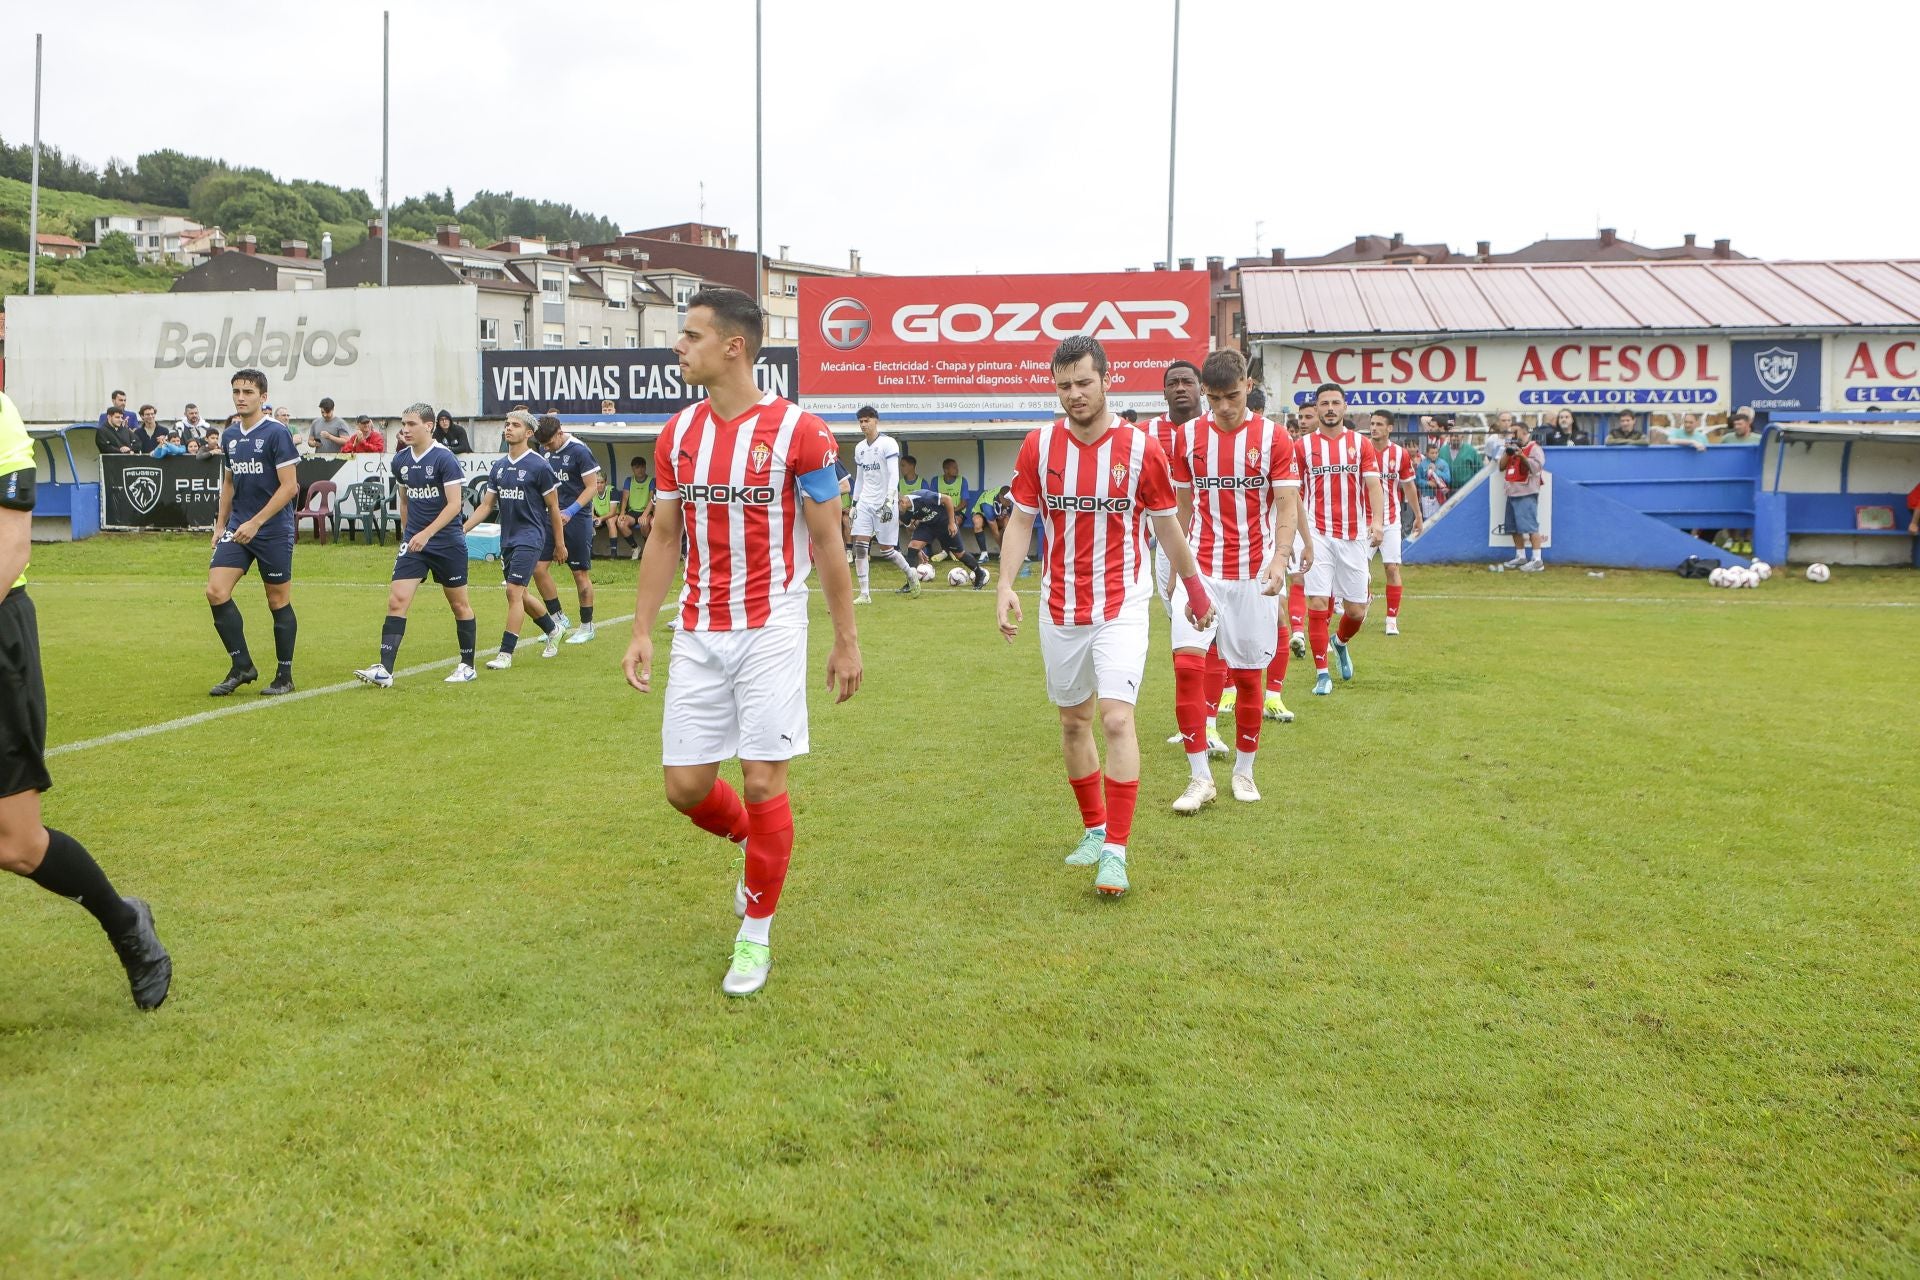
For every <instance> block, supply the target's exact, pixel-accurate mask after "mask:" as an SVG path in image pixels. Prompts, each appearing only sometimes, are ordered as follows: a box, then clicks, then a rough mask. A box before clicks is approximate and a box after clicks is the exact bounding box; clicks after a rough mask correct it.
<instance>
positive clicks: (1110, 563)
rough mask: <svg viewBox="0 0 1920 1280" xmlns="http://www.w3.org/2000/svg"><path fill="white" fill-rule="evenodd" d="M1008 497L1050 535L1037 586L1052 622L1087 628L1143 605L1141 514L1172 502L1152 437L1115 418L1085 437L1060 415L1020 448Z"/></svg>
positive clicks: (1162, 511) (1147, 586)
mask: <svg viewBox="0 0 1920 1280" xmlns="http://www.w3.org/2000/svg"><path fill="white" fill-rule="evenodd" d="M1012 497H1013V504H1014V505H1015V506H1017V507H1019V508H1020V509H1021V510H1022V511H1024V512H1026V513H1027V514H1028V515H1031V516H1035V517H1037V518H1038V520H1039V522H1040V523H1041V527H1042V530H1043V532H1044V534H1045V536H1046V546H1045V549H1044V550H1043V552H1042V555H1041V571H1040V588H1041V591H1042V592H1043V593H1044V594H1045V595H1046V599H1047V603H1046V608H1047V617H1048V619H1049V620H1051V621H1052V622H1054V623H1056V624H1057V625H1059V626H1063V627H1064V626H1084V625H1086V624H1088V623H1092V622H1103V621H1106V620H1108V619H1112V618H1117V617H1119V616H1120V612H1121V610H1122V609H1126V608H1129V607H1136V608H1145V607H1146V601H1147V597H1148V596H1150V595H1152V594H1153V573H1152V571H1151V570H1150V569H1148V568H1147V565H1148V563H1149V561H1148V557H1147V528H1146V525H1147V517H1148V516H1150V515H1152V516H1167V515H1172V514H1173V513H1174V509H1175V508H1174V503H1173V478H1172V476H1171V475H1169V474H1168V471H1167V457H1166V455H1165V454H1164V453H1162V452H1161V451H1160V445H1159V444H1158V443H1157V442H1156V441H1155V440H1154V439H1153V437H1152V436H1151V435H1149V434H1148V433H1147V432H1146V431H1144V430H1142V429H1141V428H1139V427H1136V426H1132V425H1131V424H1129V423H1127V422H1124V421H1122V420H1121V419H1120V418H1118V417H1112V418H1109V419H1108V422H1107V430H1106V431H1105V433H1104V434H1102V435H1101V436H1100V438H1099V439H1097V440H1095V441H1094V442H1093V443H1092V444H1081V443H1080V442H1079V441H1078V440H1076V439H1074V438H1073V432H1072V431H1070V430H1069V429H1068V427H1067V423H1066V420H1065V419H1062V418H1056V419H1055V420H1054V421H1053V422H1051V423H1049V424H1048V425H1046V426H1044V427H1041V428H1040V429H1039V430H1037V431H1032V432H1029V433H1028V434H1027V438H1026V442H1025V443H1023V444H1022V445H1021V446H1020V456H1019V458H1018V459H1017V460H1016V461H1015V462H1014V464H1013V491H1012Z"/></svg>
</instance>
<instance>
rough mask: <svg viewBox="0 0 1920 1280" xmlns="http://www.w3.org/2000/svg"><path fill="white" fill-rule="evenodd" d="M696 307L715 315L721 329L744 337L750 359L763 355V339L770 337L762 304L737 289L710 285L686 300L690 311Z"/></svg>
mask: <svg viewBox="0 0 1920 1280" xmlns="http://www.w3.org/2000/svg"><path fill="white" fill-rule="evenodd" d="M695 307H705V308H706V309H707V310H709V311H711V312H713V318H714V320H715V321H717V322H718V323H719V325H720V328H721V329H722V330H726V331H730V332H732V333H736V334H738V335H739V336H741V337H742V338H745V339H746V340H747V355H748V356H757V355H759V354H760V343H761V340H762V339H764V338H765V337H766V334H767V317H766V313H765V312H763V311H761V310H760V304H759V303H757V302H755V301H754V300H753V299H752V298H750V297H748V296H747V295H746V294H744V293H742V292H740V290H738V289H728V288H725V287H723V286H721V285H708V286H707V287H706V288H704V289H702V290H700V291H699V292H698V293H696V294H694V295H693V296H692V297H691V298H688V299H687V310H689V311H691V310H693V309H694V308H695Z"/></svg>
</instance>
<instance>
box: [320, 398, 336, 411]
mask: <svg viewBox="0 0 1920 1280" xmlns="http://www.w3.org/2000/svg"><path fill="white" fill-rule="evenodd" d="M320 412H322V413H332V412H333V397H332V396H321V397H320Z"/></svg>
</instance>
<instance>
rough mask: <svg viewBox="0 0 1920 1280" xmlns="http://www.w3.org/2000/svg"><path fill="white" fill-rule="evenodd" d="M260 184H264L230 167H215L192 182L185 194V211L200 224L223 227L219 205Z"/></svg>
mask: <svg viewBox="0 0 1920 1280" xmlns="http://www.w3.org/2000/svg"><path fill="white" fill-rule="evenodd" d="M260 185H264V184H262V183H261V182H260V180H259V179H258V178H252V177H249V176H248V175H246V174H244V173H235V172H233V171H232V170H231V169H216V170H214V171H213V172H211V173H209V174H207V175H206V176H205V177H203V178H201V179H199V180H198V181H197V182H195V183H194V184H193V188H192V190H191V191H190V192H189V193H188V195H187V212H188V213H189V214H190V215H192V217H193V220H194V221H195V222H198V223H200V224H201V225H202V226H207V227H212V226H221V227H224V226H225V225H226V224H225V223H223V222H221V221H220V206H221V205H222V204H224V203H225V202H226V201H228V200H230V199H232V198H233V197H235V196H237V195H239V194H241V193H242V192H245V191H250V190H252V189H253V188H254V187H256V186H260ZM229 229H230V228H229Z"/></svg>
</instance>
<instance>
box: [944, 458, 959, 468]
mask: <svg viewBox="0 0 1920 1280" xmlns="http://www.w3.org/2000/svg"><path fill="white" fill-rule="evenodd" d="M940 465H941V466H943V467H957V466H959V465H960V459H958V458H942V459H940Z"/></svg>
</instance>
